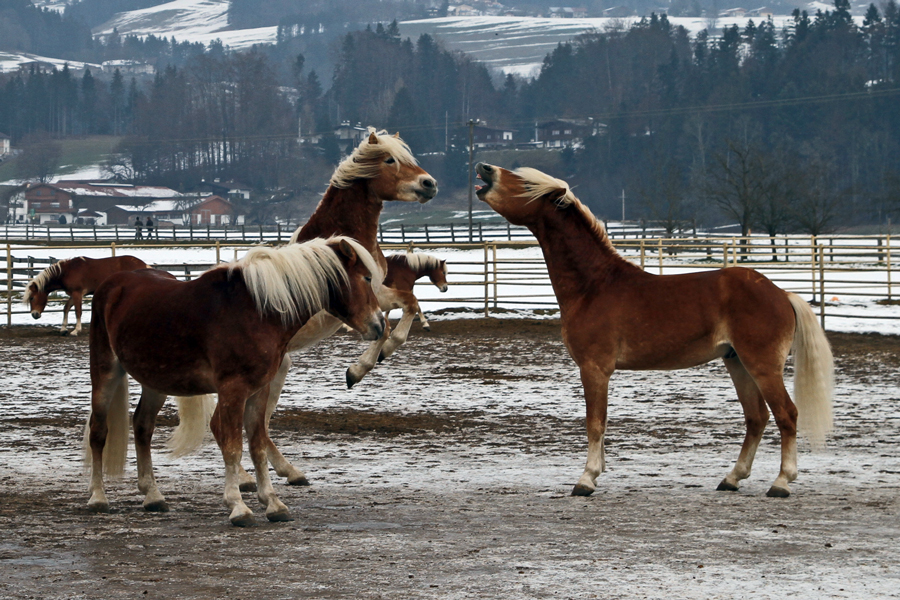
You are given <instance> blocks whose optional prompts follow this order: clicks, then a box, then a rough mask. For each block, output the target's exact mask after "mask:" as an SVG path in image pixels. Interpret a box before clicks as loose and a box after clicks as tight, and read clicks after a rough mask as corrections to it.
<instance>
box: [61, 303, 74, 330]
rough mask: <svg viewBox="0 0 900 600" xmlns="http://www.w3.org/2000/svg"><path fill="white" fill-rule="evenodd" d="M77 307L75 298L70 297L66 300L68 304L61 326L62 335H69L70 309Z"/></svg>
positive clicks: (65, 306)
mask: <svg viewBox="0 0 900 600" xmlns="http://www.w3.org/2000/svg"><path fill="white" fill-rule="evenodd" d="M74 305H75V301H74V299H73V296H69V299H68V300H66V304H65V305H64V306H63V322H62V325H60V326H59V333H60V334H62V335H69V309H70V308H72V307H73V306H74Z"/></svg>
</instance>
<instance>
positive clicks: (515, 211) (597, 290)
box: [475, 163, 834, 497]
mask: <svg viewBox="0 0 900 600" xmlns="http://www.w3.org/2000/svg"><path fill="white" fill-rule="evenodd" d="M475 170H476V172H477V173H478V177H479V178H480V179H482V180H483V181H484V185H483V186H478V188H477V190H476V194H477V195H478V198H479V199H481V200H483V201H484V202H487V204H488V205H489V206H490V207H491V208H493V209H494V210H495V211H497V212H498V213H499V214H500V215H502V216H503V217H505V218H506V219H507V220H508V221H509V222H510V223H512V224H514V225H524V226H526V227H528V229H529V230H531V232H532V233H533V234H534V236H535V237H536V238H537V240H538V242H539V243H540V245H541V250H542V252H543V254H544V260H545V261H546V263H547V271H548V272H549V274H550V281H551V283H552V284H553V291H554V292H555V293H556V298H557V300H558V302H559V307H560V312H561V317H562V335H563V341H564V342H565V345H566V348H567V349H568V350H569V354H570V355H571V356H572V358H573V359H574V360H575V363H576V364H577V365H578V368H579V369H580V370H581V382H582V384H583V385H584V398H585V403H586V405H587V418H586V424H587V434H588V458H587V464H586V466H585V469H584V474H583V475H582V476H581V478H580V479H579V480H578V483H577V484H576V485H575V487H574V489H573V490H572V495H578V496H587V495H590V494H591V493H593V491H594V489H595V485H596V479H597V477H598V476H599V475H600V473H601V472H602V471H603V470H604V469H605V466H606V460H605V455H604V451H603V435H604V433H605V431H606V420H607V396H608V385H609V378H610V375H612V373H613V371H615V370H616V369H629V370H644V369H684V368H688V367H692V366H695V365H699V364H703V363H706V362H709V361H711V360H714V359H717V358H722V359H724V361H725V367H726V368H727V369H728V373H729V374H730V375H731V379H732V381H733V382H734V386H735V388H736V389H737V395H738V399H739V400H740V402H741V406H742V407H743V409H744V419H745V422H746V426H747V434H746V436H745V437H744V443H743V446H742V447H741V452H740V455H739V456H738V459H737V463H736V464H735V466H734V468H733V469H732V470H731V472H730V473H729V474H728V475H726V476H725V478H724V479H723V480H722V482H721V483H720V484H719V487H718V489H719V490H732V491H733V490H737V489H738V485H739V482H740V480H742V479H746V478H747V477H748V476H749V475H750V468H751V466H752V464H753V458H754V456H755V454H756V450H757V447H758V446H759V442H760V440H761V439H762V434H763V430H764V429H765V426H766V423H767V422H768V420H769V410H771V411H772V414H773V415H774V416H775V423H776V424H777V425H778V429H779V431H780V433H781V470H780V472H779V474H778V477H777V478H776V479H775V481H774V483H773V484H772V486H771V487H770V488H769V491H768V492H767V495H768V496H774V497H786V496H789V495H790V487H788V484H789V483H790V482H791V481H793V480H794V479H796V477H797V427H798V423H799V426H800V428H801V430H804V431H805V433H806V434H807V435H808V437H809V440H810V442H811V443H812V445H813V446H814V447H815V446H821V445H823V444H824V441H825V436H826V434H827V433H828V431H829V430H830V429H831V425H832V415H831V396H832V387H833V378H834V361H833V358H832V355H831V348H830V347H829V345H828V340H827V339H826V337H825V334H824V332H823V331H822V329H821V328H820V327H819V324H818V322H817V321H816V317H815V314H814V313H813V312H812V309H810V307H809V305H808V304H807V303H806V302H805V301H803V299H802V298H800V297H799V296H797V295H796V294H792V293H788V292H785V291H783V290H781V289H779V288H778V287H776V286H775V284H773V283H772V282H771V281H769V280H768V279H767V278H766V277H764V276H763V275H761V274H760V273H757V272H756V271H754V270H752V269H744V268H737V267H734V268H728V269H721V270H718V271H712V272H704V273H689V274H683V275H654V274H651V273H647V272H645V271H643V270H641V269H640V268H639V267H637V266H635V265H633V264H631V263H630V262H628V261H627V260H625V259H624V258H622V257H621V256H619V254H618V253H617V252H616V251H615V249H614V248H613V246H612V243H610V241H609V238H608V237H607V235H606V231H605V230H604V228H603V225H602V224H601V223H600V222H599V221H598V220H597V219H596V218H595V217H594V215H592V214H591V212H590V211H589V210H588V209H587V207H585V206H584V205H583V204H582V203H581V202H580V201H579V200H578V199H577V198H576V197H575V195H574V194H572V192H571V191H570V190H569V186H568V185H567V184H566V182H564V181H561V180H559V179H554V178H553V177H550V176H548V175H545V174H544V173H541V172H540V171H537V170H535V169H527V168H523V169H518V170H516V171H507V170H506V169H501V168H500V167H495V166H492V165H487V164H484V163H478V165H476V167H475ZM792 347H793V352H794V371H795V375H794V398H795V400H796V401H797V405H796V407H795V405H794V403H793V402H792V401H791V397H790V396H789V395H788V392H787V390H786V389H785V387H784V379H783V371H784V365H785V361H786V359H787V356H788V352H789V351H790V350H791V348H792ZM767 407H768V408H767ZM798 413H799V417H798Z"/></svg>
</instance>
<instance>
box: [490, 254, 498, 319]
mask: <svg viewBox="0 0 900 600" xmlns="http://www.w3.org/2000/svg"><path fill="white" fill-rule="evenodd" d="M491 249H492V250H493V255H494V310H497V244H492V245H491Z"/></svg>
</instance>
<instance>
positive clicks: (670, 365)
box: [616, 344, 730, 371]
mask: <svg viewBox="0 0 900 600" xmlns="http://www.w3.org/2000/svg"><path fill="white" fill-rule="evenodd" d="M729 348H730V346H729V345H728V344H718V345H705V344H704V345H703V346H700V347H694V348H690V347H689V348H673V349H667V348H663V349H660V348H655V349H651V350H649V351H644V352H627V351H626V352H625V353H623V354H622V355H620V356H619V358H618V359H617V360H616V369H625V370H633V371H641V370H662V371H672V370H675V369H690V368H691V367H696V366H697V365H703V364H706V363H708V362H710V361H712V360H715V359H717V358H721V357H722V356H725V354H726V353H727V352H728V350H729Z"/></svg>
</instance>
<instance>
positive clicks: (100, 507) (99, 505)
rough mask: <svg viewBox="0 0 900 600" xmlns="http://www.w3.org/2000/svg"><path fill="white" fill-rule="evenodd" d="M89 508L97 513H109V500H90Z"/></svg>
mask: <svg viewBox="0 0 900 600" xmlns="http://www.w3.org/2000/svg"><path fill="white" fill-rule="evenodd" d="M88 510H89V511H91V512H95V513H108V512H109V502H88Z"/></svg>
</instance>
